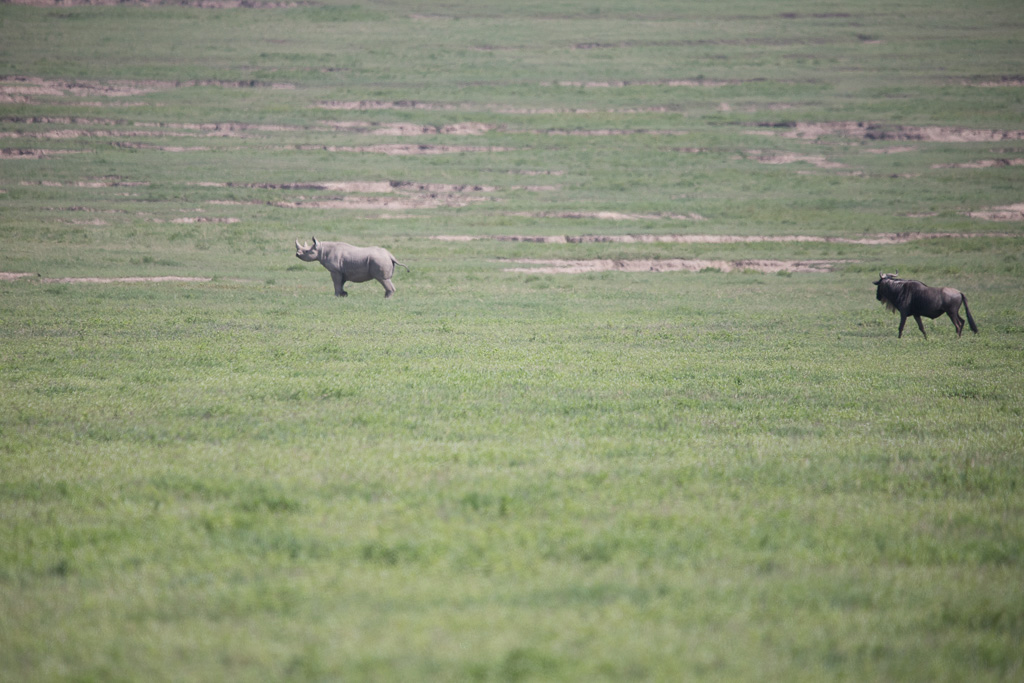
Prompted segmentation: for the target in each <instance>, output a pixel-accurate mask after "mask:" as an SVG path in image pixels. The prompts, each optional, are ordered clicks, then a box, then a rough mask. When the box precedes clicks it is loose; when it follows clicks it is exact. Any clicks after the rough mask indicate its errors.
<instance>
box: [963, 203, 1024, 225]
mask: <svg viewBox="0 0 1024 683" xmlns="http://www.w3.org/2000/svg"><path fill="white" fill-rule="evenodd" d="M965 215H967V216H970V217H971V218H981V219H984V220H986V221H1024V204H1010V205H1009V206H993V207H991V208H989V209H981V210H979V211H967V212H965Z"/></svg>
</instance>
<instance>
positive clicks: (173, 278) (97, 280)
mask: <svg viewBox="0 0 1024 683" xmlns="http://www.w3.org/2000/svg"><path fill="white" fill-rule="evenodd" d="M24 278H32V280H33V281H34V282H43V283H46V284H74V285H77V284H111V283H115V282H125V283H130V284H135V283H140V282H212V281H213V278H209V277H183V276H180V275H161V276H156V277H41V276H39V275H38V274H36V273H0V282H12V281H14V280H21V279H24Z"/></svg>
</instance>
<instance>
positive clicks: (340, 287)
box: [331, 270, 348, 296]
mask: <svg viewBox="0 0 1024 683" xmlns="http://www.w3.org/2000/svg"><path fill="white" fill-rule="evenodd" d="M331 279H332V280H334V296H348V292H346V291H345V275H344V274H343V273H339V272H338V271H336V270H332V271H331Z"/></svg>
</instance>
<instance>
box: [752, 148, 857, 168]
mask: <svg viewBox="0 0 1024 683" xmlns="http://www.w3.org/2000/svg"><path fill="white" fill-rule="evenodd" d="M747 155H748V156H749V157H750V158H752V159H754V160H755V161H757V162H758V163H761V164H770V165H779V164H795V163H798V162H803V163H807V164H811V165H812V166H817V167H818V168H842V167H843V164H841V163H839V162H838V161H829V160H828V159H826V158H825V157H823V156H820V155H816V154H793V153H790V152H761V151H757V150H751V151H748V152H747Z"/></svg>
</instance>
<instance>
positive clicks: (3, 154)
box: [0, 149, 86, 159]
mask: <svg viewBox="0 0 1024 683" xmlns="http://www.w3.org/2000/svg"><path fill="white" fill-rule="evenodd" d="M85 151H86V150H70V149H0V159H45V158H46V157H49V156H55V155H58V154H84V153H85Z"/></svg>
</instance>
